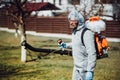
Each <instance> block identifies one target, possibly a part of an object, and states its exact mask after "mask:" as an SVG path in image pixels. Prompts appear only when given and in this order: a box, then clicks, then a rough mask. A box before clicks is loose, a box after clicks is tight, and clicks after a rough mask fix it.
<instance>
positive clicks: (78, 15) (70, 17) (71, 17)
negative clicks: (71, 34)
mask: <svg viewBox="0 0 120 80" xmlns="http://www.w3.org/2000/svg"><path fill="white" fill-rule="evenodd" d="M68 20H77V21H78V27H83V25H84V17H83V16H82V14H81V13H79V12H78V11H77V10H75V9H74V10H72V11H71V12H70V13H69V15H68Z"/></svg>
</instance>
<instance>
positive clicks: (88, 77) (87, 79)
mask: <svg viewBox="0 0 120 80" xmlns="http://www.w3.org/2000/svg"><path fill="white" fill-rule="evenodd" d="M85 80H93V72H91V71H88V72H87V73H86V76H85Z"/></svg>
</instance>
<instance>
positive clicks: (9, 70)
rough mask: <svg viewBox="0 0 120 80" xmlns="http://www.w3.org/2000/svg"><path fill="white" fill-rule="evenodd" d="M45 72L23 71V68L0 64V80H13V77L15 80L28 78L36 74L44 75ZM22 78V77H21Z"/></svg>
mask: <svg viewBox="0 0 120 80" xmlns="http://www.w3.org/2000/svg"><path fill="white" fill-rule="evenodd" d="M46 73H47V71H44V70H36V69H31V70H29V69H25V66H24V65H22V67H21V66H15V65H14V66H12V65H6V64H1V63H0V79H3V80H4V79H5V80H9V79H11V78H12V79H13V77H14V78H15V79H16V80H17V78H19V79H20V78H30V77H31V76H33V75H37V74H41V75H43V74H46ZM21 76H22V77H21Z"/></svg>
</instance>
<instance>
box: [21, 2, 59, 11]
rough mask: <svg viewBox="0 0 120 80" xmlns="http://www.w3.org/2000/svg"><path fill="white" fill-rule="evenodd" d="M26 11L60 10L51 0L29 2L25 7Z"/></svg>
mask: <svg viewBox="0 0 120 80" xmlns="http://www.w3.org/2000/svg"><path fill="white" fill-rule="evenodd" d="M23 10H24V11H27V12H32V11H40V10H60V9H59V8H58V7H56V6H55V5H54V4H51V3H49V2H40V3H29V2H27V3H26V4H25V5H24V7H23Z"/></svg>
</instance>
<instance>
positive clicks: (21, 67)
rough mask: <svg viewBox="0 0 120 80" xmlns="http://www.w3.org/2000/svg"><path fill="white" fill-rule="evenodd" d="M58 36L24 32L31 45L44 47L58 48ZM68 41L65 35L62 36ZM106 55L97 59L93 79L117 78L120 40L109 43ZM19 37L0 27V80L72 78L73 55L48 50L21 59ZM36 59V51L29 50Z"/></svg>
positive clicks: (58, 79) (63, 79) (118, 73)
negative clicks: (26, 33)
mask: <svg viewBox="0 0 120 80" xmlns="http://www.w3.org/2000/svg"><path fill="white" fill-rule="evenodd" d="M57 39H58V38H51V37H41V36H31V35H27V41H28V43H30V44H31V45H32V46H35V47H37V48H46V49H56V50H57V49H59V48H58V47H57V43H56V41H57ZM63 40H64V41H65V42H69V41H70V40H68V39H63ZM109 44H110V46H111V50H110V51H109V57H108V58H104V59H99V60H97V65H96V69H95V74H94V75H95V76H94V80H120V43H109ZM20 50H21V47H20V37H18V38H15V37H14V34H13V33H8V32H5V31H0V80H71V77H72V69H73V59H72V57H71V56H68V55H59V54H54V53H51V54H49V55H47V56H44V57H41V59H37V60H35V61H30V60H31V58H30V56H27V60H28V62H26V63H23V62H21V61H20V55H21V54H20ZM30 53H31V54H32V56H33V58H34V59H36V58H37V55H38V54H39V53H37V52H32V51H30Z"/></svg>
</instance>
